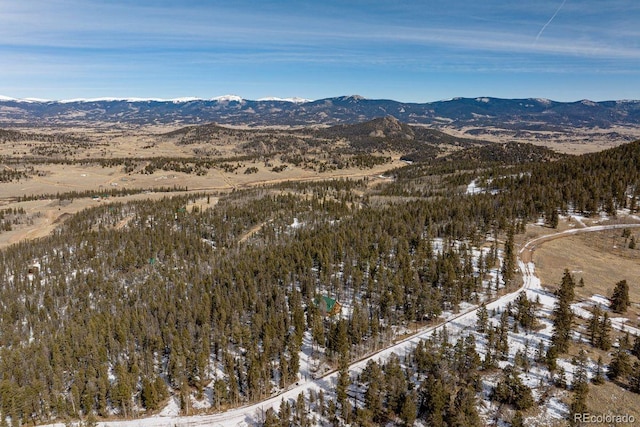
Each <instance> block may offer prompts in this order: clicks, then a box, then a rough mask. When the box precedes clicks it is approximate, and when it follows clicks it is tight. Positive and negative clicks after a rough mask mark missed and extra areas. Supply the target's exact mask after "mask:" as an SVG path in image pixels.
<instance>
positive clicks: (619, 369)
mask: <svg viewBox="0 0 640 427" xmlns="http://www.w3.org/2000/svg"><path fill="white" fill-rule="evenodd" d="M630 372H631V361H630V360H629V353H627V350H626V349H625V348H624V347H623V346H618V349H617V350H616V352H615V353H614V355H613V358H612V359H611V363H610V364H609V368H608V370H607V376H608V377H609V378H611V379H612V380H615V379H618V378H621V379H624V378H626V376H627V375H629V373H630Z"/></svg>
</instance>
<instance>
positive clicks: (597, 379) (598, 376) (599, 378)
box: [591, 356, 604, 385]
mask: <svg viewBox="0 0 640 427" xmlns="http://www.w3.org/2000/svg"><path fill="white" fill-rule="evenodd" d="M591 381H592V382H593V383H594V384H595V385H600V384H603V383H604V375H603V373H602V356H598V363H597V365H596V373H595V375H594V376H593V379H592V380H591Z"/></svg>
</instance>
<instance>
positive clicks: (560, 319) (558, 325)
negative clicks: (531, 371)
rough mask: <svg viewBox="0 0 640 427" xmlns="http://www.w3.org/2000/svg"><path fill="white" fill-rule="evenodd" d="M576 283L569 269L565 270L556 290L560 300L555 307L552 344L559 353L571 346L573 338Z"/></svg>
mask: <svg viewBox="0 0 640 427" xmlns="http://www.w3.org/2000/svg"><path fill="white" fill-rule="evenodd" d="M574 287H575V283H574V281H573V277H572V276H571V273H569V270H565V271H564V275H563V276H562V282H561V283H560V288H559V289H558V291H557V292H556V295H557V297H558V301H556V305H555V308H554V309H553V335H552V336H551V343H552V346H553V347H554V348H555V349H556V351H557V353H564V352H565V351H567V348H568V346H569V340H570V339H571V328H572V324H573V312H572V311H571V301H573V297H574Z"/></svg>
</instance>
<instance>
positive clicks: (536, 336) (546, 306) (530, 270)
mask: <svg viewBox="0 0 640 427" xmlns="http://www.w3.org/2000/svg"><path fill="white" fill-rule="evenodd" d="M632 227H640V224H616V225H599V226H592V227H586V228H575V229H570V230H566V231H563V232H559V233H555V234H553V235H552V236H543V237H539V238H537V239H533V240H531V241H529V242H527V243H526V244H525V245H524V246H523V247H522V249H521V250H520V252H519V255H520V258H521V257H522V254H523V252H524V251H526V250H533V249H535V247H536V246H538V245H540V244H541V243H543V242H544V241H545V240H547V239H550V238H551V237H553V238H557V237H562V236H571V235H574V234H579V233H587V232H596V231H604V230H610V229H619V228H632ZM518 265H519V268H520V271H521V272H522V276H523V285H522V287H521V288H519V289H517V290H515V291H514V292H512V293H509V294H506V295H504V296H502V297H500V298H498V299H496V300H495V301H493V302H491V303H489V304H487V306H486V307H487V310H488V311H489V312H492V311H493V310H495V312H496V313H500V312H501V311H503V310H504V309H505V308H506V306H507V304H508V303H510V302H513V301H515V299H516V298H517V297H518V295H519V294H520V292H522V291H525V292H526V293H527V296H528V297H529V299H531V300H535V299H536V298H538V299H539V301H540V303H541V306H542V307H541V310H543V311H545V310H546V311H548V312H549V313H550V310H552V309H553V305H554V304H555V298H554V296H553V295H551V294H549V293H547V292H545V291H544V290H543V289H542V286H541V284H540V279H539V278H538V277H537V276H536V275H535V266H534V264H533V263H532V262H530V263H524V262H523V261H522V259H519V261H518ZM595 302H599V301H595ZM477 309H478V307H477V306H469V307H468V308H467V307H465V309H464V310H463V311H461V312H460V313H457V314H453V313H449V314H448V315H447V317H446V318H445V320H444V321H443V322H442V323H441V324H439V325H438V326H433V327H428V328H424V329H422V330H421V331H420V332H418V333H417V334H414V335H412V336H410V337H408V338H406V339H403V340H400V341H397V342H395V344H393V345H392V346H390V347H388V348H386V349H383V350H381V351H379V352H377V353H375V354H373V355H370V356H368V357H366V358H363V359H361V360H360V361H357V362H354V363H352V364H351V365H350V367H349V371H350V374H351V376H352V377H353V376H355V375H357V374H358V373H360V372H362V370H363V369H364V368H365V367H366V365H367V363H368V362H369V361H370V360H375V361H377V362H384V361H386V360H388V359H389V358H390V357H391V355H392V354H394V353H395V354H396V355H398V356H399V357H400V359H402V358H403V356H405V355H407V354H409V353H410V352H411V351H412V350H413V349H414V348H415V346H416V345H417V343H418V342H420V341H421V340H424V339H427V338H430V337H431V336H432V335H433V333H434V332H436V331H439V330H441V329H442V328H444V327H446V328H447V331H448V332H449V334H450V336H461V335H462V334H465V335H466V334H468V333H471V332H472V331H474V329H475V325H476V321H477V315H476V312H477ZM574 310H576V314H577V315H579V316H582V315H584V316H587V315H590V312H588V311H587V310H586V309H584V308H581V307H580V306H578V305H574ZM580 310H583V311H584V312H586V313H584V312H582V311H580ZM494 319H495V317H494ZM539 320H545V319H539ZM623 323H624V322H622V321H621V320H620V319H612V325H613V327H616V328H617V329H620V328H621V327H622V326H623ZM625 329H626V330H630V331H631V332H632V333H638V332H640V331H637V330H635V332H634V331H633V330H631V328H629V327H626V328H625ZM522 335H523V334H513V333H510V334H509V337H510V339H509V359H510V360H511V359H512V358H513V356H514V355H515V353H516V352H517V351H519V350H524V348H525V347H526V342H525V340H523V339H520V338H519V337H521V336H522ZM530 335H531V343H533V342H535V341H539V340H540V339H544V340H546V341H547V342H548V340H549V339H550V336H551V324H550V321H548V320H546V323H545V327H544V328H543V329H541V330H539V331H536V332H534V333H531V334H530ZM534 350H535V345H531V346H530V348H529V351H530V352H531V354H533V351H534ZM312 351H313V348H312V341H311V337H310V336H309V335H308V334H305V336H304V339H303V345H302V349H301V354H300V356H301V357H300V372H301V378H300V380H299V381H298V383H297V385H295V386H293V387H290V388H289V389H288V390H286V391H284V392H283V393H281V394H278V395H277V396H274V397H271V398H269V399H266V400H264V401H262V402H259V403H255V404H251V405H246V406H242V407H240V408H236V409H233V410H229V411H226V412H221V413H217V414H212V415H195V416H178V415H177V413H178V410H177V402H176V401H175V399H173V398H172V399H171V400H170V402H169V404H168V406H167V407H166V408H164V409H163V411H162V412H160V414H159V415H156V416H153V417H148V418H141V419H137V420H131V421H107V422H100V423H99V425H100V426H104V427H136V426H140V427H173V426H219V427H228V426H253V425H259V424H261V420H262V419H263V415H264V413H265V411H267V409H269V408H274V409H275V410H277V409H278V408H279V406H280V403H281V401H282V400H290V401H295V399H296V398H297V396H298V395H299V394H300V393H305V394H308V393H309V391H311V390H313V391H315V392H319V391H320V390H322V391H323V392H324V393H325V395H326V396H327V397H328V398H331V397H333V396H334V394H335V393H334V390H335V385H336V383H337V377H338V374H337V372H335V371H334V372H330V373H328V374H326V375H324V376H322V377H319V378H317V379H311V378H312V372H313V370H314V367H313V364H314V363H315V362H314V359H313V357H312ZM479 352H481V353H482V343H480V344H479ZM559 364H560V366H562V367H563V368H565V370H566V371H567V379H568V380H570V379H571V374H572V372H573V365H571V364H570V363H569V362H567V361H563V360H559ZM541 379H543V380H545V373H544V372H542V371H537V370H535V369H532V370H531V371H530V372H528V373H527V374H526V375H524V376H523V381H524V382H525V384H527V385H529V386H530V387H532V388H535V387H536V386H538V385H539V383H540V380H541ZM546 380H548V379H546ZM534 392H535V390H534ZM566 414H567V409H566V405H564V404H563V403H562V402H561V401H560V400H559V399H558V398H557V397H551V398H550V400H549V401H548V404H547V405H545V412H544V414H541V417H543V418H544V420H549V419H550V418H553V419H562V418H564V417H566ZM544 420H543V421H544ZM64 426H65V424H63V423H57V424H51V425H49V427H64Z"/></svg>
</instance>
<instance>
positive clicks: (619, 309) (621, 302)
mask: <svg viewBox="0 0 640 427" xmlns="http://www.w3.org/2000/svg"><path fill="white" fill-rule="evenodd" d="M630 305H631V302H630V301H629V285H628V284H627V281H626V280H621V281H619V282H618V283H616V287H615V288H614V289H613V295H612V296H611V305H610V306H609V307H610V308H611V310H613V311H614V312H616V313H624V312H626V311H627V307H629V306H630Z"/></svg>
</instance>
